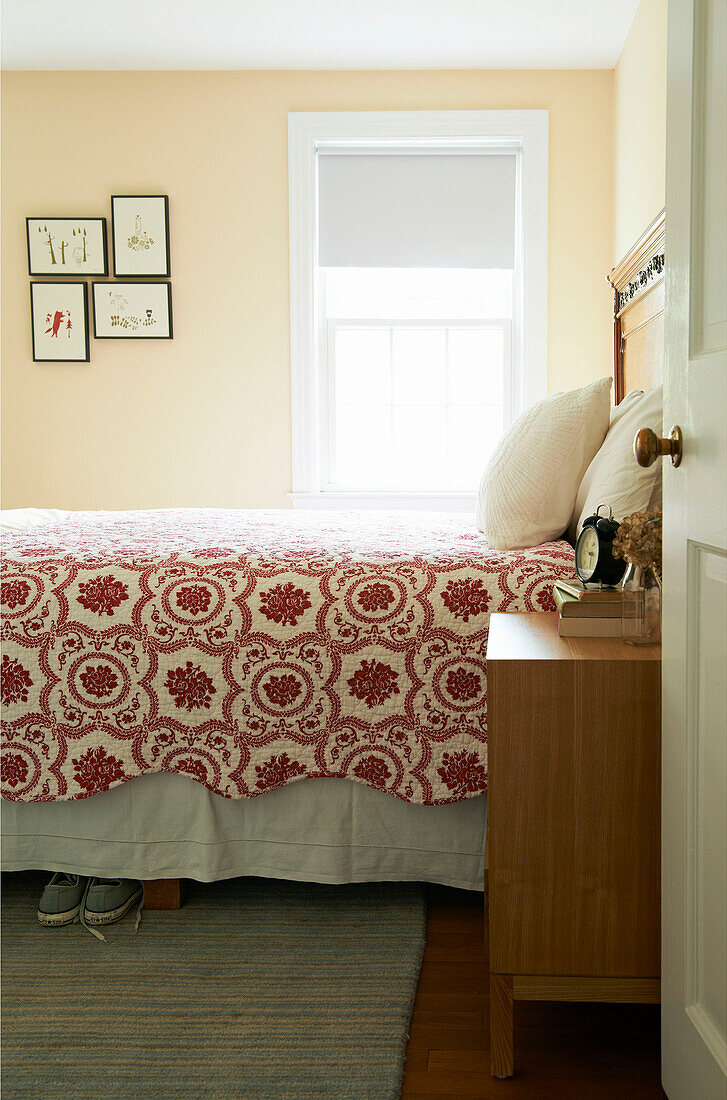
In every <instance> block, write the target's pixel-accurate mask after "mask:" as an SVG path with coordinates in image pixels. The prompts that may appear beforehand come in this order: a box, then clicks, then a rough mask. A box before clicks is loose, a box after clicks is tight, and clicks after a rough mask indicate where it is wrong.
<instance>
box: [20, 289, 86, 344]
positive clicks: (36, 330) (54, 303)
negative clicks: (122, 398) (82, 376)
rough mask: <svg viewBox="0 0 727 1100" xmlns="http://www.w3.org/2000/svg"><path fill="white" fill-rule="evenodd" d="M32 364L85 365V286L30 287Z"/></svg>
mask: <svg viewBox="0 0 727 1100" xmlns="http://www.w3.org/2000/svg"><path fill="white" fill-rule="evenodd" d="M30 319H31V329H32V335H33V362H34V363H87V362H88V361H89V341H88V284H87V283H31V284H30Z"/></svg>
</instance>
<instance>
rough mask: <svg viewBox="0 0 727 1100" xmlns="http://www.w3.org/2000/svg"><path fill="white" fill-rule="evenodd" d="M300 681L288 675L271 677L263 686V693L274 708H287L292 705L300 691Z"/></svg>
mask: <svg viewBox="0 0 727 1100" xmlns="http://www.w3.org/2000/svg"><path fill="white" fill-rule="evenodd" d="M302 690H303V689H302V687H301V686H300V681H299V680H298V679H297V678H296V677H295V676H291V675H290V674H289V673H284V674H283V675H282V676H271V677H270V679H269V680H267V681H266V682H265V683H264V684H263V691H264V692H265V694H266V695H267V697H268V699H269V700H270V702H271V703H273V704H274V705H275V706H276V707H289V706H290V705H291V703H294V702H295V700H296V699H297V698H298V696H299V695H300V693H301V691H302Z"/></svg>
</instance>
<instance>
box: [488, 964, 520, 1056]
mask: <svg viewBox="0 0 727 1100" xmlns="http://www.w3.org/2000/svg"><path fill="white" fill-rule="evenodd" d="M490 1067H491V1068H490V1072H491V1073H492V1076H493V1077H512V1075H513V1073H514V1072H515V1068H514V1056H513V1004H512V974H490Z"/></svg>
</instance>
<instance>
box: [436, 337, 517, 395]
mask: <svg viewBox="0 0 727 1100" xmlns="http://www.w3.org/2000/svg"><path fill="white" fill-rule="evenodd" d="M504 356H505V347H504V333H503V331H502V329H484V330H480V331H477V330H476V329H468V328H462V329H457V328H452V329H450V332H449V400H450V401H451V402H452V403H453V404H458V403H461V404H463V405H465V404H467V405H469V404H474V403H476V404H482V405H501V404H502V400H503V395H502V391H503V373H504Z"/></svg>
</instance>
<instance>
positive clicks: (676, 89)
mask: <svg viewBox="0 0 727 1100" xmlns="http://www.w3.org/2000/svg"><path fill="white" fill-rule="evenodd" d="M668 8H669V60H668V95H667V180H666V257H667V259H666V308H665V325H666V365H665V413H664V415H665V424H664V426H665V428H666V429H667V431H668V429H669V428H670V427H671V425H672V424H679V425H680V426H681V428H682V430H683V433H684V457H683V460H682V464H681V465H680V466H679V468H678V469H675V468H673V467H672V466H671V464H670V463H669V460H668V459H664V462H665V463H666V465H665V469H664V516H665V519H664V619H663V662H664V665H663V670H664V680H663V708H664V719H663V819H662V835H663V870H662V886H663V902H662V906H663V909H662V928H663V960H662V963H663V966H662V1006H663V1007H662V1025H663V1032H662V1051H663V1053H662V1075H663V1077H662V1079H663V1083H664V1088H665V1090H666V1092H667V1094H668V1096H669V1097H670V1100H724V1098H725V1097H727V915H726V914H727V0H669V5H668Z"/></svg>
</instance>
